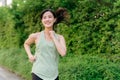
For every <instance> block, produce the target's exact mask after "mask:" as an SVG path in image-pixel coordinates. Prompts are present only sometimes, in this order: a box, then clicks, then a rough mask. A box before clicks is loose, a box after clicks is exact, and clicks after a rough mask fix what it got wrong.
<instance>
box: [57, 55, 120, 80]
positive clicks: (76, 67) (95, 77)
mask: <svg viewBox="0 0 120 80" xmlns="http://www.w3.org/2000/svg"><path fill="white" fill-rule="evenodd" d="M117 60H119V59H117ZM60 62H61V63H60V68H59V69H60V80H119V79H120V66H119V64H116V63H114V62H111V61H110V60H109V58H106V57H105V56H93V55H84V56H83V55H81V56H76V57H71V58H70V57H69V58H66V59H65V60H61V61H60Z"/></svg>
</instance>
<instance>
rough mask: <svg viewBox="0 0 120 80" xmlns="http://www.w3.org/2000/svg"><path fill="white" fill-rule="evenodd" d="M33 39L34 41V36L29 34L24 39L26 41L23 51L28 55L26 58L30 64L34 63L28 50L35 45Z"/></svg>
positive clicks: (33, 58)
mask: <svg viewBox="0 0 120 80" xmlns="http://www.w3.org/2000/svg"><path fill="white" fill-rule="evenodd" d="M35 39H36V36H35V34H31V35H30V36H29V37H28V38H27V39H26V41H25V42H24V48H25V51H26V53H27V55H28V58H29V60H30V62H34V61H35V57H34V56H33V55H32V53H31V50H30V45H31V44H33V43H35Z"/></svg>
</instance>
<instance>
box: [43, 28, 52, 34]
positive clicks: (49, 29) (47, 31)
mask: <svg viewBox="0 0 120 80" xmlns="http://www.w3.org/2000/svg"><path fill="white" fill-rule="evenodd" d="M52 30H53V29H51V28H45V30H44V32H45V34H47V35H49V31H52Z"/></svg>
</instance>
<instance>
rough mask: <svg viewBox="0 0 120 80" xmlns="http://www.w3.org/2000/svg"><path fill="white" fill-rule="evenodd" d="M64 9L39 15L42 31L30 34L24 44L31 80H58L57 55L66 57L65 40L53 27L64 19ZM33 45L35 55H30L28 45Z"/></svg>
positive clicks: (46, 11) (47, 11) (43, 12)
mask: <svg viewBox="0 0 120 80" xmlns="http://www.w3.org/2000/svg"><path fill="white" fill-rule="evenodd" d="M66 12H67V11H66V9H64V8H59V9H58V10H57V11H56V12H54V11H52V10H51V9H46V10H44V11H42V13H41V16H40V18H41V22H42V24H43V26H44V30H43V31H41V32H37V33H32V34H30V36H29V37H28V39H27V40H26V41H25V43H24V48H25V51H26V53H27V55H28V58H29V60H30V62H32V63H33V67H32V80H59V78H58V59H59V55H61V56H65V55H66V44H65V39H64V37H63V36H62V35H59V34H56V33H55V31H54V27H55V25H56V24H58V23H60V22H61V21H62V20H64V18H65V17H66ZM32 43H35V45H36V50H35V55H33V54H32V53H31V50H30V45H31V44H32Z"/></svg>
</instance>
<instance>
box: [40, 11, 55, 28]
mask: <svg viewBox="0 0 120 80" xmlns="http://www.w3.org/2000/svg"><path fill="white" fill-rule="evenodd" d="M55 21H56V18H54V16H53V14H52V13H51V12H50V11H47V12H45V13H44V14H43V16H42V24H43V25H44V26H45V27H46V28H52V27H53V24H54V23H55Z"/></svg>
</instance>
